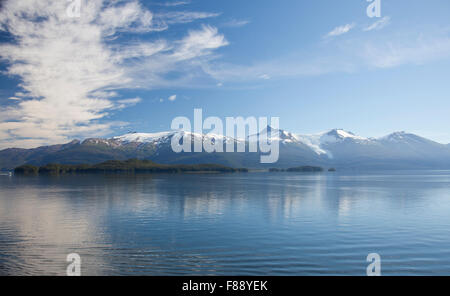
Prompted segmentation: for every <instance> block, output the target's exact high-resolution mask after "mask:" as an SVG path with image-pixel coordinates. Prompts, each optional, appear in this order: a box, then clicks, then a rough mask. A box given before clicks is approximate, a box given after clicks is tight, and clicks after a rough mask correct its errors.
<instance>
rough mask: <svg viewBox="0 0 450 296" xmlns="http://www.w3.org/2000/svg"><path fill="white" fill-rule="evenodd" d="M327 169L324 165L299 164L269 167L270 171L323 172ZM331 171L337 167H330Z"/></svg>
mask: <svg viewBox="0 0 450 296" xmlns="http://www.w3.org/2000/svg"><path fill="white" fill-rule="evenodd" d="M324 170H325V169H324V168H322V167H317V166H308V165H307V166H299V167H293V168H288V169H278V168H271V169H269V171H270V172H323V171H324ZM328 171H329V172H335V171H336V169H334V168H330V169H328Z"/></svg>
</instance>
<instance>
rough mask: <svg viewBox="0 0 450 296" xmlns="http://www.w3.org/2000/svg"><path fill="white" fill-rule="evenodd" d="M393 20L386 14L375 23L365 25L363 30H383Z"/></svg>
mask: <svg viewBox="0 0 450 296" xmlns="http://www.w3.org/2000/svg"><path fill="white" fill-rule="evenodd" d="M390 22H391V18H390V17H389V16H385V17H383V18H382V19H380V20H378V21H376V22H374V23H373V24H371V25H369V26H367V27H365V28H364V29H363V31H366V32H367V31H372V30H381V29H383V28H384V27H386V26H387V25H389V23H390Z"/></svg>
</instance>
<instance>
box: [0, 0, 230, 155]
mask: <svg viewBox="0 0 450 296" xmlns="http://www.w3.org/2000/svg"><path fill="white" fill-rule="evenodd" d="M82 3H83V5H85V6H83V7H82V8H81V17H80V18H70V17H68V16H67V15H66V8H67V5H68V3H67V2H66V1H59V0H29V1H6V2H4V3H3V8H2V10H1V11H0V30H3V31H6V32H8V33H10V34H11V35H12V36H14V38H15V42H14V43H12V42H11V43H2V44H0V57H1V58H3V59H4V60H5V61H7V62H8V64H10V66H9V68H8V69H7V71H6V73H7V74H8V75H12V76H16V77H18V78H20V79H21V83H20V85H19V87H20V88H22V89H21V90H20V91H18V92H17V93H16V94H15V96H14V97H16V98H21V100H14V101H17V102H16V103H14V105H12V106H6V107H0V134H2V135H4V134H7V135H8V136H6V137H4V136H2V137H0V147H2V148H5V147H11V146H21V147H33V146H37V145H46V144H55V143H62V142H65V141H68V140H70V139H73V138H74V137H94V136H103V135H106V134H108V133H110V132H111V130H112V129H114V128H115V127H116V126H117V125H123V123H118V122H111V121H107V120H106V116H107V115H109V114H110V111H111V110H118V109H122V108H126V107H128V106H131V105H133V104H136V103H138V102H139V101H140V98H134V99H124V100H118V101H117V102H115V101H114V100H113V99H114V98H115V97H117V96H118V92H117V91H119V90H120V89H123V88H127V89H128V88H148V89H152V88H157V87H160V86H168V85H174V84H177V83H180V81H177V80H168V78H167V74H168V73H170V72H174V71H175V72H180V71H181V72H182V71H185V70H184V69H185V68H186V71H188V73H187V74H186V75H180V76H182V77H184V79H187V80H188V79H191V77H190V76H189V73H191V72H194V71H192V70H193V68H194V67H199V66H198V64H199V63H206V62H208V60H209V59H211V57H208V56H210V55H211V54H212V52H213V50H215V49H217V48H219V47H221V46H225V45H226V44H227V42H226V40H225V37H224V36H223V35H221V34H219V33H218V31H217V29H216V28H213V27H209V26H204V27H201V28H200V29H199V30H191V31H189V32H188V33H187V35H186V37H184V38H182V39H180V40H163V39H158V40H154V41H148V39H147V41H141V40H140V39H139V35H138V34H140V33H148V32H152V31H160V30H164V29H167V27H168V24H171V23H175V22H183V23H185V22H189V21H193V20H195V19H201V18H204V17H212V16H213V14H208V13H205V14H202V13H187V12H186V13H179V14H176V15H174V14H168V15H166V16H164V15H161V14H160V15H157V16H156V15H155V14H153V13H152V12H150V11H148V10H147V9H146V8H144V7H143V6H142V5H140V3H139V1H137V0H129V1H112V2H108V1H106V0H91V1H83V2H82ZM37 19H39V21H37ZM119 33H120V34H123V33H133V34H137V35H135V36H133V38H132V40H133V41H132V42H126V43H119V42H115V41H116V39H117V38H116V37H117V36H118V34H119ZM185 64H188V65H189V67H185ZM186 83H188V82H186Z"/></svg>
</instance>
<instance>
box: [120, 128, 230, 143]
mask: <svg viewBox="0 0 450 296" xmlns="http://www.w3.org/2000/svg"><path fill="white" fill-rule="evenodd" d="M177 134H178V135H179V136H180V137H181V136H188V137H191V139H192V140H193V141H201V140H203V141H207V140H210V141H212V140H222V141H223V143H228V142H230V141H236V140H235V139H233V138H230V137H225V136H223V135H218V134H211V133H208V134H198V133H191V132H186V131H168V132H159V133H129V134H125V135H122V136H117V137H113V138H112V139H111V140H114V141H119V142H121V143H135V142H136V143H153V144H156V145H157V144H161V143H167V142H168V141H170V140H171V139H172V137H173V136H174V135H177Z"/></svg>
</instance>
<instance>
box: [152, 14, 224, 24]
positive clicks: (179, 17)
mask: <svg viewBox="0 0 450 296" xmlns="http://www.w3.org/2000/svg"><path fill="white" fill-rule="evenodd" d="M219 15H220V13H215V12H196V11H171V12H166V13H162V14H157V15H155V17H157V18H159V19H160V20H161V21H162V22H163V23H165V24H169V25H170V24H185V23H190V22H193V21H195V20H200V19H206V18H211V17H217V16H219Z"/></svg>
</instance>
